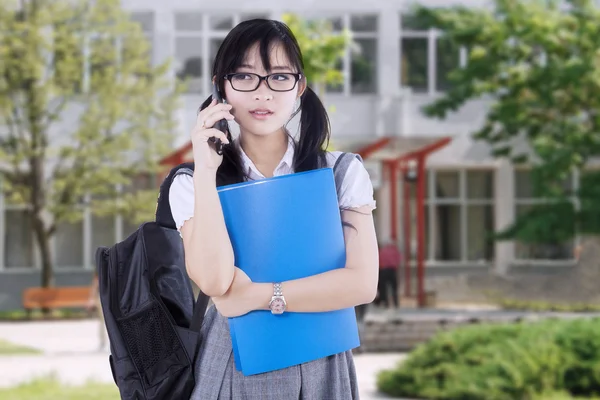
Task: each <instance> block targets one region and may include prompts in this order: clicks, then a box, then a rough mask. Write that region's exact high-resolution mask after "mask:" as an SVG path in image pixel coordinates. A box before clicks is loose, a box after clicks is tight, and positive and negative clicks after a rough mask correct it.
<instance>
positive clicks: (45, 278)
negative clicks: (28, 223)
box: [33, 212, 54, 287]
mask: <svg viewBox="0 0 600 400" xmlns="http://www.w3.org/2000/svg"><path fill="white" fill-rule="evenodd" d="M33 232H34V235H35V239H36V243H37V245H38V249H39V254H40V259H41V262H42V280H41V286H42V287H52V286H54V271H53V268H52V250H51V246H50V238H51V236H50V235H49V234H48V230H47V229H46V226H45V222H44V219H43V218H42V217H41V216H40V213H39V212H37V213H35V214H34V216H33Z"/></svg>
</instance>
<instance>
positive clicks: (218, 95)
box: [209, 83, 227, 155]
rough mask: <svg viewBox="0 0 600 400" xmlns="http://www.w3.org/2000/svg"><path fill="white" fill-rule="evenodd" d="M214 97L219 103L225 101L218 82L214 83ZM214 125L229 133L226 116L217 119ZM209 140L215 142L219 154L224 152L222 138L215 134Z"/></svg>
mask: <svg viewBox="0 0 600 400" xmlns="http://www.w3.org/2000/svg"><path fill="white" fill-rule="evenodd" d="M212 98H213V99H216V100H217V103H222V102H223V98H222V97H221V93H220V92H219V88H218V87H217V84H216V83H214V84H213V90H212ZM214 127H215V128H217V129H218V130H220V131H221V132H223V133H227V120H226V119H225V118H223V119H222V120H220V121H217V122H216V123H215V125H214ZM209 142H212V143H214V144H215V151H216V152H217V154H219V155H222V154H223V146H224V145H223V142H222V141H221V139H218V138H216V137H214V136H213V137H211V138H210V139H209Z"/></svg>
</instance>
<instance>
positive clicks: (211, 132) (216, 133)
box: [203, 128, 229, 144]
mask: <svg viewBox="0 0 600 400" xmlns="http://www.w3.org/2000/svg"><path fill="white" fill-rule="evenodd" d="M203 136H204V138H205V139H206V140H207V141H208V139H209V138H211V137H216V138H217V139H221V142H222V143H223V144H229V139H227V135H226V134H225V133H224V132H221V131H220V130H218V129H214V128H211V129H205V130H204V131H203Z"/></svg>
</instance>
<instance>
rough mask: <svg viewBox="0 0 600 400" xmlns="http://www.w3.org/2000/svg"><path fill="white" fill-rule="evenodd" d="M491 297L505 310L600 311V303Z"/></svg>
mask: <svg viewBox="0 0 600 400" xmlns="http://www.w3.org/2000/svg"><path fill="white" fill-rule="evenodd" d="M489 297H490V299H491V300H492V301H493V302H494V303H495V304H497V305H498V306H500V307H502V308H503V309H505V310H518V311H533V312H547V311H556V312H569V313H573V312H600V304H590V303H553V302H548V301H528V300H518V299H511V298H503V297H501V296H497V295H490V296H489Z"/></svg>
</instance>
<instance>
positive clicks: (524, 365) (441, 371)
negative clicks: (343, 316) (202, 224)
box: [377, 318, 600, 400]
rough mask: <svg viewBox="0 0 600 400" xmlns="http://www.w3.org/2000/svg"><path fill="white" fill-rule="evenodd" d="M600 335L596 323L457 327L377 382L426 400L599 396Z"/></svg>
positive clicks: (549, 321)
mask: <svg viewBox="0 0 600 400" xmlns="http://www.w3.org/2000/svg"><path fill="white" fill-rule="evenodd" d="M599 331H600V319H597V318H595V319H576V320H556V319H547V320H544V321H540V322H534V323H532V322H526V323H519V324H483V325H471V326H466V327H462V328H457V329H454V330H452V331H446V332H441V333H439V334H438V335H436V336H435V337H433V338H432V339H431V340H430V341H428V342H426V343H423V344H421V345H420V346H418V347H417V348H416V349H415V350H414V351H413V352H412V353H411V354H410V355H409V357H408V358H407V359H406V360H405V361H403V362H402V363H401V364H399V365H398V366H397V367H396V368H395V369H393V370H387V371H382V372H380V373H379V374H378V377H377V385H378V387H379V390H381V391H382V392H384V393H387V394H389V395H392V396H404V397H416V398H423V399H461V400H480V399H481V400H484V399H485V400H488V399H496V400H503V399H507V400H515V399H534V398H539V396H540V395H541V394H544V393H557V392H562V393H569V394H572V395H577V396H591V395H600V335H598V333H597V332H599Z"/></svg>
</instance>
